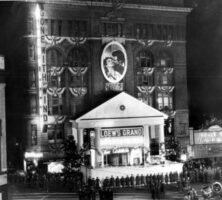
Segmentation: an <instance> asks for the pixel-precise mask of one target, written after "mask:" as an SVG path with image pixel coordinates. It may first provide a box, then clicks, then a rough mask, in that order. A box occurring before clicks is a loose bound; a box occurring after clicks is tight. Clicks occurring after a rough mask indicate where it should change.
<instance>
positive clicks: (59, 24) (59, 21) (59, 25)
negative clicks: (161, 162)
mask: <svg viewBox="0 0 222 200" xmlns="http://www.w3.org/2000/svg"><path fill="white" fill-rule="evenodd" d="M58 35H59V36H61V35H62V20H58Z"/></svg>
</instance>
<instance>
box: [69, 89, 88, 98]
mask: <svg viewBox="0 0 222 200" xmlns="http://www.w3.org/2000/svg"><path fill="white" fill-rule="evenodd" d="M69 91H70V92H71V93H72V95H73V96H75V97H82V96H84V95H85V94H86V93H87V88H84V87H78V88H69Z"/></svg>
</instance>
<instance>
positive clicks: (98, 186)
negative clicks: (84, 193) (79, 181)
mask: <svg viewBox="0 0 222 200" xmlns="http://www.w3.org/2000/svg"><path fill="white" fill-rule="evenodd" d="M100 187H101V181H100V179H99V177H96V190H97V191H98V190H99V189H100Z"/></svg>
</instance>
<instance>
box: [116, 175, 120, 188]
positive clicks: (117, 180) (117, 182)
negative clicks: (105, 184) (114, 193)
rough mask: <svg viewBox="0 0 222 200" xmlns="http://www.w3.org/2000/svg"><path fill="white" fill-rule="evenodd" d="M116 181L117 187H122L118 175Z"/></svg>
mask: <svg viewBox="0 0 222 200" xmlns="http://www.w3.org/2000/svg"><path fill="white" fill-rule="evenodd" d="M115 182H116V187H117V188H119V187H120V180H119V177H118V176H117V177H116V181H115Z"/></svg>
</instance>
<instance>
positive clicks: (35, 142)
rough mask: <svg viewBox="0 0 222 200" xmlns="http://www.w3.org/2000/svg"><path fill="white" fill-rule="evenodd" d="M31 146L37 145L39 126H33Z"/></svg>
mask: <svg viewBox="0 0 222 200" xmlns="http://www.w3.org/2000/svg"><path fill="white" fill-rule="evenodd" d="M31 145H32V146H34V145H37V125H36V124H31Z"/></svg>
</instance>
